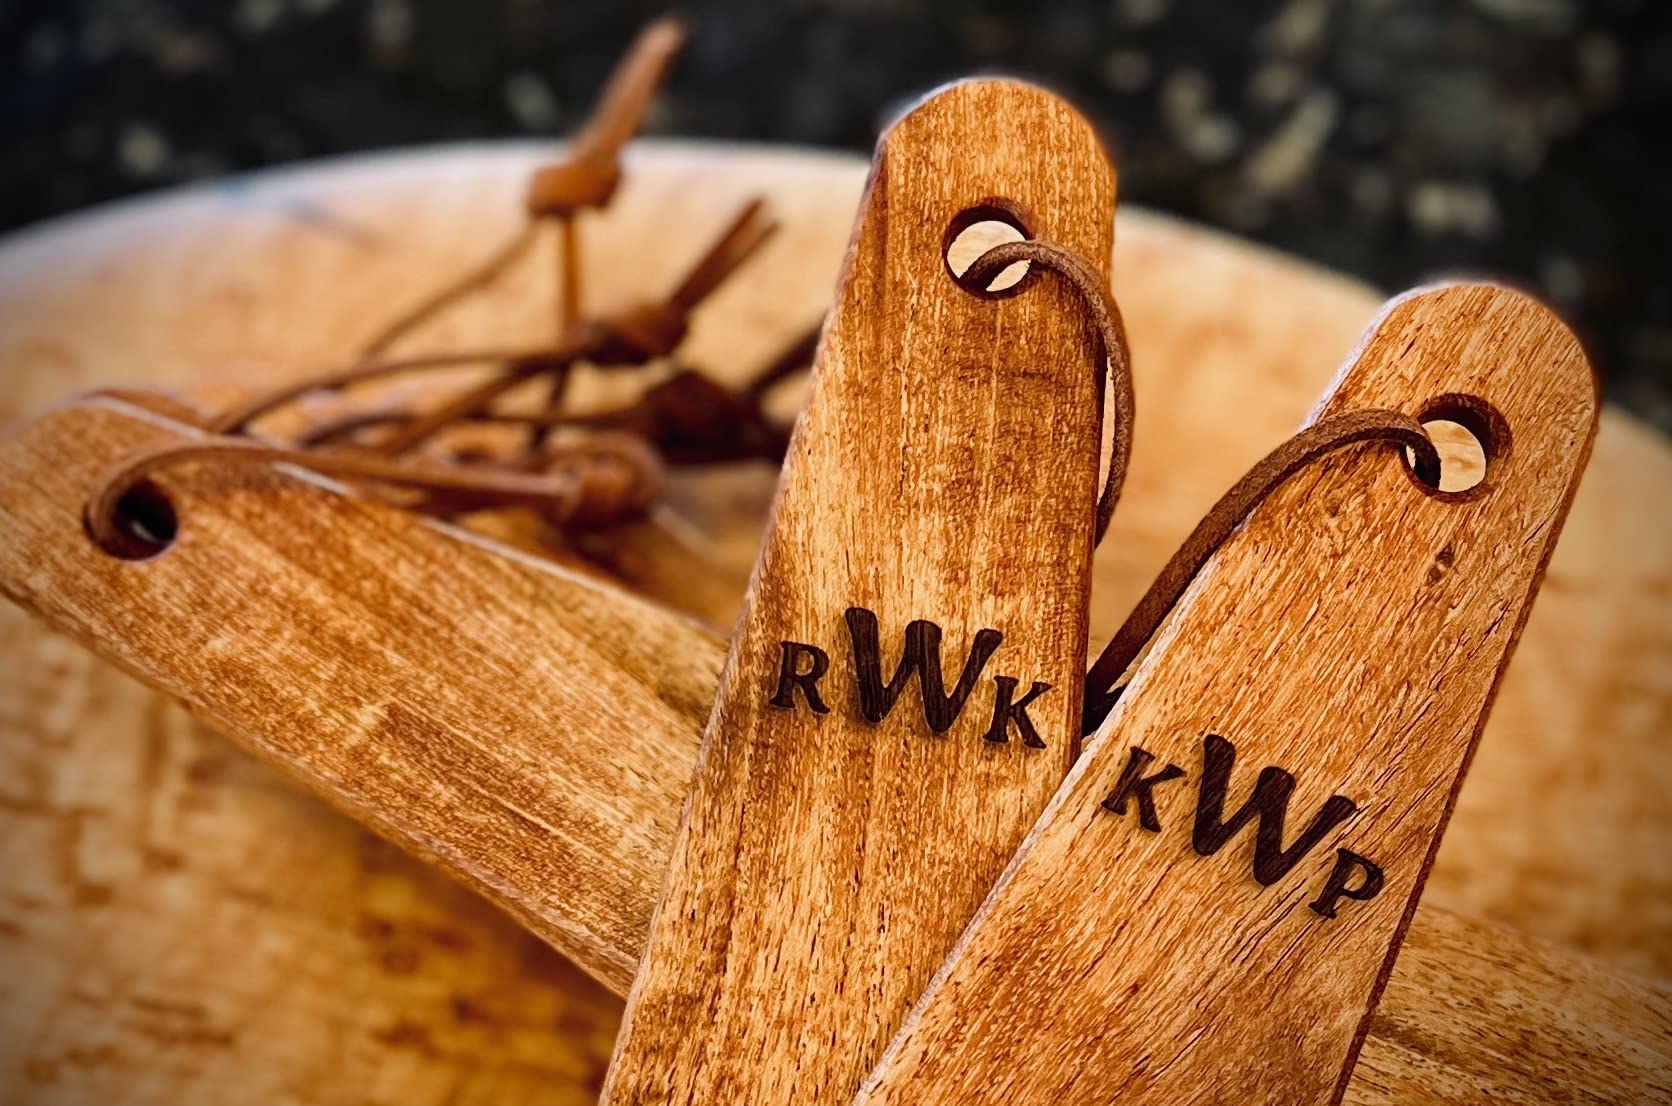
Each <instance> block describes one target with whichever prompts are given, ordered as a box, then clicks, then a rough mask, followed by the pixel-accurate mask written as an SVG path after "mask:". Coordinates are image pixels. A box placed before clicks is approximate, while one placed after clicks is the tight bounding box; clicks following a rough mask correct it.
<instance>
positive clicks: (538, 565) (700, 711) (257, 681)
mask: <svg viewBox="0 0 1672 1106" xmlns="http://www.w3.org/2000/svg"><path fill="white" fill-rule="evenodd" d="M170 425H171V424H167V423H164V422H161V421H160V420H157V419H156V417H155V416H151V415H149V413H148V412H142V411H139V410H138V409H137V408H132V407H124V406H122V405H118V404H115V403H114V401H98V400H95V401H93V402H92V403H90V404H89V405H85V406H82V407H79V408H74V409H71V410H68V411H65V412H64V413H62V414H61V415H56V416H55V415H48V416H46V417H45V418H43V419H41V420H40V421H38V422H35V423H32V424H30V425H29V426H28V427H26V428H25V429H24V430H23V431H22V432H21V433H20V434H19V435H18V436H17V437H16V438H14V439H12V440H11V441H10V442H9V443H7V448H6V449H5V451H4V452H5V457H6V460H5V461H0V473H3V474H4V476H3V478H0V549H3V550H4V560H5V564H6V566H7V568H8V570H9V571H6V572H5V573H4V575H3V576H0V591H3V592H4V593H5V594H6V595H7V596H9V597H10V598H12V599H13V600H14V601H16V602H18V603H20V604H22V605H23V606H24V607H26V608H28V609H29V610H32V611H34V612H36V613H38V614H40V615H41V616H42V617H44V618H46V619H47V621H48V622H49V623H51V624H52V625H54V626H58V627H61V628H64V629H68V630H70V631H71V632H72V633H75V634H76V635H77V636H78V637H81V638H83V639H84V640H87V641H88V642H89V643H90V644H92V645H93V646H94V648H95V649H96V650H97V651H99V652H100V653H102V654H103V655H104V656H106V657H107V658H108V659H110V660H111V661H113V662H115V663H116V664H117V665H119V666H121V667H123V668H126V669H128V670H129V671H132V672H134V673H135V674H137V675H140V676H141V677H142V678H143V679H145V680H146V681H147V682H149V683H151V684H152V685H153V686H155V687H157V688H158V689H159V690H161V691H163V692H165V693H167V694H169V695H171V696H173V697H174V698H177V699H179V700H181V701H182V702H184V703H186V704H187V706H188V707H189V708H190V709H191V710H192V711H193V713H194V714H196V715H197V716H198V717H200V718H202V719H203V720H204V721H206V722H208V723H209V724H210V725H212V726H214V727H215V728H217V729H219V730H222V731H223V732H226V733H229V734H232V735H234V736H235V737H237V738H239V739H240V740H242V741H244V742H245V743H246V744H247V745H248V746H249V747H250V748H251V749H252V751H254V752H256V753H257V754H258V755H260V756H263V757H265V758H266V759H268V760H270V761H272V762H274V763H276V764H278V765H279V766H280V767H282V768H285V769H287V770H289V771H292V772H294V773H296V774H297V775H298V776H299V777H301V779H302V780H303V782H304V783H306V784H308V785H309V786H310V787H311V788H312V789H313V790H315V791H316V792H318V793H320V794H322V795H324V796H325V797H326V798H327V799H328V801H330V802H332V803H333V805H336V806H337V807H339V808H341V809H343V810H346V811H347V812H349V813H350V814H352V815H354V817H355V818H357V819H358V820H360V821H361V822H363V823H365V824H366V825H369V826H371V827H372V828H374V829H376V830H378V831H379V832H380V833H382V834H384V835H385V836H387V837H388V838H389V839H391V840H393V841H394V842H396V843H397V844H399V845H401V846H403V847H405V848H407V849H409V850H411V851H412V852H414V853H416V854H417V855H419V856H423V857H426V858H429V859H431V860H434V861H435V862H437V863H439V864H441V865H442V866H443V867H445V868H446V869H447V870H448V871H450V872H452V873H454V874H455V875H457V876H459V877H460V878H462V879H464V880H465V881H466V882H467V883H469V884H470V885H471V886H474V887H475V888H476V889H478V890H480V891H482V892H484V893H486V894H488V895H489V896H490V897H491V898H493V899H495V901H497V902H499V903H500V904H501V905H503V906H506V907H508V908H510V909H511V911H512V912H513V913H514V914H515V915H516V916H517V917H518V918H519V919H521V920H522V921H523V922H524V923H525V924H527V925H528V926H529V927H530V928H531V929H533V930H534V931H535V932H536V933H538V934H539V935H540V936H542V937H544V938H546V939H547V940H548V941H550V942H552V943H553V944H555V945H557V946H558V947H559V948H565V949H575V950H579V949H586V950H588V953H587V954H586V955H583V956H581V957H579V960H580V962H581V964H582V966H583V967H585V968H586V969H587V970H589V971H591V972H592V973H593V974H595V975H597V976H598V977H600V978H602V979H606V980H612V981H617V983H618V985H620V984H624V983H625V981H626V980H627V979H629V978H630V977H631V975H632V972H633V967H634V965H635V963H636V961H637V948H638V944H639V942H640V941H641V940H642V934H643V926H644V919H643V918H642V917H640V916H635V911H634V910H632V909H629V904H628V903H625V902H623V901H621V900H620V899H619V895H620V893H621V891H622V890H623V887H622V885H621V884H620V883H619V880H617V879H614V878H612V873H619V872H622V871H637V872H639V873H641V874H643V875H644V876H646V877H648V876H649V875H650V874H651V873H656V872H659V871H660V870H661V868H662V866H663V865H664V864H665V862H666V858H667V843H668V841H669V840H670V839H671V838H672V836H673V829H674V822H675V817H676V811H677V810H678V806H679V803H680V800H681V799H682V798H683V790H684V781H683V780H682V779H680V778H678V777H677V776H675V777H669V776H667V775H665V774H664V773H662V772H660V771H651V770H648V766H649V765H660V764H667V763H677V762H678V761H680V760H682V759H685V758H688V757H689V751H688V750H687V749H684V748H682V746H681V739H682V737H683V735H686V734H688V733H689V732H690V731H691V730H692V728H693V727H695V726H696V725H698V724H700V722H701V720H702V719H703V718H705V717H706V716H707V714H708V708H709V704H710V702H711V688H712V684H713V681H714V680H715V678H716V676H717V674H718V664H717V658H716V646H715V640H714V638H713V636H712V635H711V634H710V633H708V632H707V631H705V630H703V629H702V628H701V627H699V626H697V625H696V624H695V623H693V622H690V621H688V620H687V619H685V618H684V617H682V616H680V615H678V614H675V613H673V612H671V611H667V610H665V609H663V608H660V607H658V606H656V605H654V604H650V603H647V602H643V601H640V600H635V599H633V598H631V597H629V596H627V595H626V594H625V593H623V592H620V591H618V590H617V589H615V588H612V587H610V586H609V585H607V584H601V583H598V582H596V581H595V580H592V579H590V578H588V577H585V576H581V575H579V574H576V573H573V572H571V571H568V570H565V569H562V568H560V567H557V566H551V567H549V568H548V566H547V565H545V564H544V563H543V562H536V561H533V560H532V559H531V558H529V557H527V556H526V555H518V554H515V553H514V552H513V551H511V550H510V549H509V548H492V547H489V546H487V545H485V544H477V543H473V542H469V541H465V540H461V539H462V538H463V532H462V531H454V532H447V531H444V529H443V528H442V527H440V526H437V525H434V524H431V523H429V522H427V521H426V520H424V519H421V518H418V517H407V516H405V515H402V514H400V513H399V512H395V511H391V510H388V509H381V508H378V507H377V506H375V505H374V504H372V503H371V502H370V501H368V500H364V499H359V498H355V497H352V496H348V495H343V494H320V491H319V488H320V486H321V485H320V483H319V480H320V478H318V477H311V476H310V477H309V478H307V479H303V480H297V479H290V478H287V477H284V476H282V475H280V474H279V470H277V469H275V468H272V467H268V468H266V469H262V468H249V469H244V470H242V471H240V469H239V468H238V467H237V466H232V467H231V468H230V470H229V468H228V466H226V465H225V464H224V463H220V464H217V463H209V464H200V465H195V466H182V467H181V468H180V469H179V470H177V471H172V472H170V473H168V474H167V476H166V477H159V478H158V483H159V485H160V486H162V487H163V488H165V489H166V493H167V495H168V496H169V498H170V501H171V502H172V503H173V504H174V505H175V509H176V511H177V512H178V517H179V526H180V532H179V536H178V537H177V539H176V540H175V542H174V543H173V545H171V546H170V547H169V548H168V549H167V550H166V551H165V552H163V553H162V554H160V555H158V556H156V557H153V558H151V559H149V560H145V561H124V560H119V559H117V558H115V557H112V556H110V555H109V554H106V553H103V552H102V551H101V550H99V548H98V547H97V546H96V545H94V544H93V543H92V542H91V540H90V539H88V538H87V536H86V534H85V533H84V532H83V530H82V522H81V512H82V510H83V507H84V505H85V503H86V500H87V496H88V494H89V493H90V492H91V491H93V490H94V488H95V487H96V486H97V485H98V483H99V482H100V481H101V480H102V479H103V478H104V476H105V473H106V472H107V471H108V470H107V469H92V470H90V469H89V468H88V467H87V466H86V465H85V463H82V464H73V463H72V462H71V458H70V457H68V456H65V453H66V451H68V452H70V453H72V454H76V453H79V454H82V455H84V456H95V455H98V454H101V453H104V454H105V455H106V456H107V457H120V456H132V455H133V454H134V453H136V452H137V451H138V450H140V449H143V448H145V447H147V446H149V445H151V444H153V443H156V442H161V441H165V440H168V439H169V438H170V436H171V430H170ZM173 425H176V426H177V424H173ZM67 427H70V428H73V429H71V430H70V432H69V433H68V434H65V433H64V431H65V430H66V428H67ZM191 436H192V437H195V436H196V435H191ZM106 441H108V442H109V443H110V445H109V447H107V446H104V445H101V444H99V443H102V442H106ZM107 448H114V449H115V450H116V452H115V453H113V454H111V453H106V449H107ZM43 462H44V463H43ZM211 503H212V504H213V505H214V506H213V508H212V509H208V504H211ZM66 558H68V559H66ZM66 572H67V573H68V574H67V575H66ZM72 580H73V581H74V582H73V583H72ZM211 612H212V613H211ZM397 627H398V629H397ZM165 656H166V657H167V658H168V660H167V661H166V662H164V663H161V664H160V663H159V661H160V660H161V659H162V658H163V657H165ZM260 719H265V721H260ZM624 750H631V751H632V754H633V755H624V752H623V751H624ZM586 794H597V795H608V796H609V798H608V799H607V800H606V804H607V805H608V806H611V807H613V808H614V814H615V817H603V818H600V817H599V814H598V812H586V811H582V810H580V809H577V808H575V807H574V806H573V805H572V804H573V800H574V797H575V796H576V795H586ZM651 811H655V812H656V813H655V814H654V815H653V816H651V817H649V818H646V817H644V815H645V814H647V813H648V812H651ZM635 892H636V889H635ZM612 900H614V901H612ZM635 905H636V904H635ZM610 919H614V921H611V920H610ZM622 925H626V926H628V927H630V928H628V929H620V927H621V926H622ZM612 931H613V932H612Z"/></svg>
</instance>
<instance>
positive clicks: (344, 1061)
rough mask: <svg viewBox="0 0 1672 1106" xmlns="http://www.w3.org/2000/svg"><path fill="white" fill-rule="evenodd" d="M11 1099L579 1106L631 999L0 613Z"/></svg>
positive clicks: (167, 708) (160, 705)
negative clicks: (603, 985) (621, 1011)
mask: <svg viewBox="0 0 1672 1106" xmlns="http://www.w3.org/2000/svg"><path fill="white" fill-rule="evenodd" d="M0 666H3V667H4V671H5V673H6V677H7V680H8V685H7V693H6V694H4V695H0V818H3V819H4V826H5V832H4V834H3V835H0V872H3V873H4V876H3V877H0V1101H3V1102H6V1103H8V1104H11V1103H30V1104H44V1106H91V1104H98V1106H134V1104H155V1106H234V1104H241V1103H258V1104H275V1106H277V1104H293V1106H585V1104H587V1103H590V1102H592V1101H594V1100H595V1098H596V1095H597V1088H598V1085H599V1083H600V1082H602V1080H603V1076H604V1065H605V1062H606V1061H607V1060H608V1058H609V1050H610V1044H611V1040H612V1038H613V1030H614V1025H615V1019H616V1017H617V1015H618V1011H619V1008H620V1000H619V999H617V998H616V997H615V996H614V995H611V994H609V993H608V992H607V991H605V990H604V989H603V988H601V987H599V986H598V985H597V984H596V983H594V982H593V981H592V980H590V979H588V978H587V977H585V976H584V975H582V974H581V972H580V971H579V969H577V968H575V967H574V966H573V965H572V964H570V963H568V962H567V961H566V960H564V959H563V958H562V957H561V956H559V955H558V954H557V953H555V952H554V951H552V949H551V948H550V947H549V946H547V945H545V944H544V943H543V942H541V941H540V940H539V939H538V938H536V937H535V936H533V935H532V934H530V933H528V932H527V931H525V930H523V929H522V928H521V927H519V926H518V925H517V924H516V923H514V922H512V921H511V920H510V919H509V918H508V917H507V916H506V915H505V914H503V913H502V912H501V911H499V910H498V909H496V908H494V907H493V906H491V905H489V904H488V903H486V902H484V901H483V900H482V899H481V898H479V897H478V896H476V895H474V894H472V893H471V892H469V891H467V890H465V889H464V888H462V887H460V886H458V885H457V884H456V883H454V882H452V881H451V880H449V879H446V878H445V877H442V876H440V875H439V874H437V872H436V871H435V869H434V868H432V867H430V866H429V865H426V864H423V863H421V862H419V861H417V860H415V859H413V858H411V857H409V856H407V855H406V854H405V853H403V852H402V851H401V850H400V849H397V848H396V847H395V846H393V845H390V844H388V843H387V842H384V841H382V840H379V839H378V838H376V837H374V836H372V834H371V833H370V832H369V831H367V830H364V829H362V828H360V827H359V826H357V825H355V824H354V823H353V822H352V821H350V820H349V819H347V818H344V817H342V816H340V815H338V814H336V813H335V812H333V811H331V810H329V809H327V808H326V807H325V806H324V805H323V804H321V803H320V802H319V801H318V800H317V799H314V798H312V797H310V796H309V795H308V794H307V793H306V792H305V791H303V790H302V789H301V788H299V787H296V786H295V785H294V784H292V783H291V782H290V781H288V780H286V779H283V778H282V777H280V776H278V775H276V774H275V773H274V772H273V771H272V770H271V769H269V768H267V767H266V766H264V765H262V764H261V763H259V762H257V761H255V760H254V759H252V758H251V757H249V756H248V755H246V754H245V753H243V752H241V751H240V750H239V749H237V748H236V747H235V746H233V745H232V744H230V743H229V742H228V741H227V740H226V739H225V738H224V737H222V736H221V735H220V734H217V733H213V732H211V731H210V730H209V729H208V728H207V727H204V726H202V725H199V724H198V723H196V722H194V721H193V720H192V719H191V718H190V716H188V715H187V713H186V712H185V711H184V710H182V709H180V708H179V707H177V706H172V705H170V704H168V703H167V702H166V701H164V700H163V699H162V697H160V696H159V695H157V694H156V693H155V692H153V691H151V690H150V689H149V688H146V687H144V686H142V685H140V684H138V683H137V682H135V681H132V680H129V679H127V678H126V677H123V676H121V675H120V674H118V673H116V672H114V670H112V669H111V668H110V666H109V665H107V664H106V663H105V662H103V661H101V660H99V659H98V658H96V657H94V656H92V655H91V654H90V653H88V652H87V651H86V650H84V649H82V648H81V647H80V646H79V645H76V644H74V643H73V642H71V641H69V640H67V639H65V638H60V637H50V636H47V635H46V634H45V633H43V632H42V631H41V630H40V629H39V628H38V627H37V626H34V625H31V624H30V623H29V622H28V621H27V619H26V616H25V615H24V614H23V613H22V612H21V611H19V610H18V609H17V608H15V607H13V606H11V605H10V604H9V603H8V604H0Z"/></svg>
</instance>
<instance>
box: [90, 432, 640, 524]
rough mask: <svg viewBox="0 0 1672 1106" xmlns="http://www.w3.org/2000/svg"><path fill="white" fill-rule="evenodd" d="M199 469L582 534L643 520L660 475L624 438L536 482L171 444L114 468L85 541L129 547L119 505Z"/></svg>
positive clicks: (517, 476)
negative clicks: (160, 481) (521, 512)
mask: <svg viewBox="0 0 1672 1106" xmlns="http://www.w3.org/2000/svg"><path fill="white" fill-rule="evenodd" d="M205 462H218V463H227V462H231V463H237V464H263V465H270V464H288V465H294V466H296V467H297V468H301V469H306V470H308V471H309V472H315V473H319V474H320V475H323V476H332V477H338V478H342V479H346V480H353V481H356V482H367V483H373V484H384V485H393V486H397V487H405V488H413V489H418V490H421V491H423V492H426V493H429V494H430V495H432V496H436V497H440V498H442V499H444V500H445V501H446V503H447V505H448V509H449V510H450V511H453V512H457V511H462V510H470V509H479V508H482V507H505V506H526V507H534V508H536V509H538V510H540V511H541V512H543V513H544V514H545V515H546V516H547V517H548V518H550V519H552V520H553V521H554V522H556V523H558V524H560V525H583V526H584V525H586V524H588V523H594V522H598V521H614V520H618V519H620V518H621V517H623V516H625V515H628V514H633V513H636V512H639V511H643V510H644V509H645V508H646V507H648V506H649V505H650V504H651V502H652V501H653V500H654V499H655V497H656V492H657V490H658V486H659V482H660V474H661V466H660V464H659V463H658V461H657V459H656V455H655V453H654V451H652V450H651V449H650V447H649V446H647V445H645V444H644V442H642V441H640V440H639V439H638V438H635V437H632V436H630V435H626V434H597V435H593V436H591V437H589V438H588V439H586V440H585V441H584V442H583V443H580V444H577V445H575V446H573V447H570V448H567V449H565V450H563V451H561V452H559V453H556V454H554V455H552V456H551V457H550V458H549V460H548V465H547V469H546V471H543V472H519V471H515V470H502V469H489V468H484V467H481V466H469V467H466V466H461V465H452V464H430V463H413V462H408V461H392V460H389V459H388V458H384V457H377V456H372V455H368V454H363V453H337V452H329V451H321V450H313V451H303V450H299V449H294V448H291V447H288V446H282V445H273V444H269V443H266V442H260V441H255V440H253V439H249V438H206V439H204V440H202V441H195V442H183V443H182V442H169V443H167V444H165V445H161V446H158V447H156V448H154V449H149V450H146V451H144V452H141V453H139V454H137V455H136V456H133V457H129V458H127V459H125V460H123V461H122V462H121V463H120V464H118V465H117V466H116V467H115V469H113V470H112V471H111V472H110V473H109V474H108V475H106V476H105V477H104V479H102V480H101V481H100V482H99V487H98V490H97V491H96V492H94V494H93V496H92V497H91V498H90V499H89V500H88V502H87V505H86V508H85V510H84V521H85V523H86V526H87V532H88V534H89V535H90V536H91V537H92V538H93V540H94V541H96V542H97V543H98V544H99V545H100V546H101V547H103V548H105V549H107V550H114V549H119V548H121V547H122V546H123V545H124V544H127V543H128V542H130V540H131V538H130V535H129V534H127V533H126V532H125V531H124V529H123V524H122V519H121V513H122V502H123V500H124V499H125V498H126V497H127V496H128V495H129V494H130V493H132V492H133V491H135V490H136V489H138V488H139V487H141V486H142V485H143V484H145V483H147V482H148V481H150V480H151V479H152V478H153V477H154V476H155V475H156V474H157V473H158V472H159V471H160V470H162V469H165V468H173V467H175V466H179V465H183V464H190V463H197V464H202V463H205Z"/></svg>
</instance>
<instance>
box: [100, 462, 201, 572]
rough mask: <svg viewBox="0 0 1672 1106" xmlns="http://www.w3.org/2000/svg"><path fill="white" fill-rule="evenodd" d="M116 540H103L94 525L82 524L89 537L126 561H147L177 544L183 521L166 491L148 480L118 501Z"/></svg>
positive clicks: (130, 490)
mask: <svg viewBox="0 0 1672 1106" xmlns="http://www.w3.org/2000/svg"><path fill="white" fill-rule="evenodd" d="M113 521H114V522H115V524H116V525H115V531H116V534H115V537H114V538H111V539H104V540H101V539H100V538H99V537H96V536H95V535H94V532H93V527H92V525H91V523H89V522H87V520H85V519H84V520H83V523H84V525H85V526H86V529H87V536H88V537H89V538H92V539H93V541H94V542H95V544H97V545H98V547H99V548H100V549H103V550H104V551H105V552H106V553H109V554H110V555H111V556H112V557H119V558H121V559H122V560H124V561H148V560H150V559H151V558H152V557H155V556H157V555H158V554H160V553H162V552H164V551H165V550H167V549H168V547H169V546H171V545H173V544H174V539H175V537H176V535H178V534H179V532H180V520H179V517H178V516H177V515H176V514H175V513H174V504H172V503H170V502H169V499H168V496H167V495H165V494H164V493H163V490H162V489H161V488H159V487H157V486H156V485H155V484H153V483H151V482H150V481H149V480H146V481H142V482H141V483H139V484H137V485H135V486H134V487H133V488H131V489H129V491H128V492H127V493H126V494H124V495H123V496H122V498H121V499H118V500H117V501H116V511H115V516H114V519H113Z"/></svg>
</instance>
